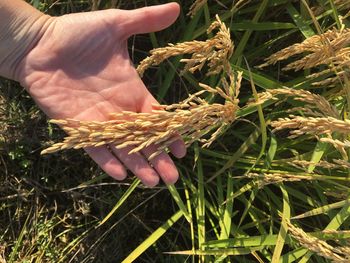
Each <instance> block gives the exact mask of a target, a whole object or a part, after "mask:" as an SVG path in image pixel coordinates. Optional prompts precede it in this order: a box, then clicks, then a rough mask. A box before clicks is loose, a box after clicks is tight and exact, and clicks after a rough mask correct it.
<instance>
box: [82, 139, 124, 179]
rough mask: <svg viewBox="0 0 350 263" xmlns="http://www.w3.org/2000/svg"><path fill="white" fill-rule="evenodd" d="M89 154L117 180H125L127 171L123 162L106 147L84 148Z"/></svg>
mask: <svg viewBox="0 0 350 263" xmlns="http://www.w3.org/2000/svg"><path fill="white" fill-rule="evenodd" d="M84 150H85V151H86V152H87V154H88V155H89V156H90V157H91V158H92V159H93V160H94V161H95V162H96V163H97V164H98V165H99V166H100V167H101V168H102V170H103V171H105V172H106V173H107V174H108V175H110V176H111V177H113V178H114V179H116V180H124V179H125V178H126V176H127V173H126V170H125V168H124V166H123V164H122V163H121V162H119V161H118V160H117V158H115V156H114V155H113V154H112V153H111V152H110V151H109V150H108V149H107V147H105V146H101V147H94V148H92V147H87V148H84Z"/></svg>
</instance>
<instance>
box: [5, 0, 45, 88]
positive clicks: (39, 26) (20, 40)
mask: <svg viewBox="0 0 350 263" xmlns="http://www.w3.org/2000/svg"><path fill="white" fill-rule="evenodd" d="M9 2H10V3H9ZM50 19H51V17H50V16H48V15H45V14H43V13H41V12H39V11H38V10H36V9H35V8H34V7H32V6H30V5H29V4H27V3H26V2H24V1H22V0H14V1H13V0H11V1H7V0H0V76H3V77H6V78H9V79H14V80H17V81H18V80H19V77H18V75H19V73H18V67H19V64H20V63H21V61H22V60H23V59H24V58H25V56H26V54H27V53H28V52H29V51H30V50H31V49H32V48H33V47H34V46H35V45H36V43H37V42H38V41H39V40H40V38H41V36H42V35H43V34H44V32H45V30H46V28H47V27H48V24H49V21H50Z"/></svg>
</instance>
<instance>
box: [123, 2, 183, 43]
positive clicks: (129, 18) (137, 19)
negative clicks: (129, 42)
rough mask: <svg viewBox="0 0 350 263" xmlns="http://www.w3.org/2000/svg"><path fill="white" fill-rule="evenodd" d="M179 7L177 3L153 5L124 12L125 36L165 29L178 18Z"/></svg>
mask: <svg viewBox="0 0 350 263" xmlns="http://www.w3.org/2000/svg"><path fill="white" fill-rule="evenodd" d="M179 13H180V6H179V5H178V4H177V3H168V4H164V5H155V6H150V7H144V8H139V9H135V10H129V11H125V19H124V25H125V29H126V30H127V32H126V34H127V36H131V35H134V34H143V33H150V32H155V31H160V30H162V29H164V28H167V27H168V26H170V25H171V24H172V23H174V22H175V20H176V18H177V17H178V16H179Z"/></svg>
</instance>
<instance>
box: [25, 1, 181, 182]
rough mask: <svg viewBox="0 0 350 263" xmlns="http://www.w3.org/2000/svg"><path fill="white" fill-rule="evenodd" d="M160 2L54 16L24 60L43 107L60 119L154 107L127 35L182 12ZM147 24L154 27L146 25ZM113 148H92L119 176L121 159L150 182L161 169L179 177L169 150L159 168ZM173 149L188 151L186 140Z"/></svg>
mask: <svg viewBox="0 0 350 263" xmlns="http://www.w3.org/2000/svg"><path fill="white" fill-rule="evenodd" d="M156 8H157V7H153V10H151V9H150V8H148V9H149V10H145V9H139V10H134V11H122V10H106V11H99V12H94V13H80V14H72V15H66V16H62V17H58V18H52V20H51V21H50V24H49V26H48V27H47V30H46V31H45V33H44V34H43V36H42V38H41V39H40V41H39V42H38V43H37V44H36V46H35V48H33V49H32V50H31V51H30V52H29V53H28V55H27V56H26V58H25V59H24V61H23V62H22V66H21V68H20V79H21V83H22V84H23V86H25V87H27V89H28V91H29V93H30V94H31V95H32V97H33V98H34V99H35V100H36V102H37V104H38V105H39V106H40V107H41V108H42V109H43V111H44V112H45V113H46V114H47V115H48V116H49V117H51V118H55V119H64V118H75V119H79V120H99V121H103V120H108V118H109V114H110V113H111V112H118V111H122V110H128V111H135V112H147V111H150V110H151V108H152V104H153V103H156V100H155V99H154V98H153V96H152V95H151V94H150V93H149V91H148V90H147V89H146V87H145V86H144V84H143V82H142V81H141V79H140V78H139V77H138V74H137V72H136V70H135V68H134V67H133V66H132V63H131V61H130V59H129V55H128V50H127V38H128V37H129V36H130V35H132V34H134V33H138V32H149V31H153V30H159V29H161V28H164V27H166V26H168V25H169V24H170V23H172V22H173V20H174V19H175V18H176V16H177V13H178V7H177V5H174V4H170V5H165V6H159V7H158V10H157V9H156ZM142 10H143V11H146V12H142ZM132 12H134V13H135V14H134V16H133V14H132ZM164 12H165V13H169V14H172V16H171V17H170V19H169V18H168V19H164V18H163V24H158V23H152V19H153V20H154V21H156V20H157V18H158V17H159V15H160V13H163V14H164ZM130 17H133V18H134V20H131V19H130ZM146 19H147V21H146ZM157 22H159V19H158V21H157ZM149 23H150V24H149ZM144 25H148V27H151V28H147V26H146V28H142V26H144ZM144 27H145V26H144ZM22 76H23V77H22ZM110 149H111V150H112V152H111V151H110V150H109V149H107V147H99V148H94V149H92V148H90V149H86V151H87V152H88V153H89V155H90V156H91V157H92V158H93V159H94V160H95V161H96V162H97V163H98V164H99V165H100V166H101V168H102V169H104V170H105V171H106V172H107V173H108V174H110V175H111V176H113V177H115V178H116V179H123V178H125V176H126V172H125V170H124V167H123V165H122V164H121V162H122V163H123V164H124V165H126V166H127V167H128V168H129V169H130V170H131V171H132V172H133V173H134V174H136V175H137V176H138V177H139V178H140V179H141V180H142V181H143V182H144V183H145V184H146V185H150V186H153V185H155V184H157V183H158V180H159V175H160V176H161V177H162V179H163V180H164V181H165V182H167V183H172V182H174V181H176V179H177V177H178V173H177V171H176V168H175V166H174V164H173V162H172V161H171V159H170V157H169V156H168V155H166V154H165V153H164V154H161V155H160V156H159V157H157V158H156V159H155V160H154V161H153V162H152V165H153V167H154V169H153V168H152V167H151V166H150V165H149V164H148V162H147V161H146V159H145V158H144V157H143V156H142V155H140V154H133V155H128V154H127V152H128V150H130V149H124V150H117V149H116V148H115V147H114V146H111V147H110ZM172 150H173V153H174V154H175V155H178V156H179V157H181V156H182V155H183V154H184V147H183V144H182V143H181V142H177V143H175V145H174V147H172ZM153 151H154V146H151V147H150V148H149V149H146V150H145V151H143V154H144V155H145V156H146V157H147V156H149V155H150V154H151V153H152V152H153ZM116 157H117V158H116Z"/></svg>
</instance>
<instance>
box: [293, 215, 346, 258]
mask: <svg viewBox="0 0 350 263" xmlns="http://www.w3.org/2000/svg"><path fill="white" fill-rule="evenodd" d="M287 225H288V231H289V233H290V235H291V236H292V237H293V238H294V239H295V240H297V241H298V242H299V244H300V245H301V246H303V247H304V248H307V249H308V250H310V251H312V252H315V253H316V254H317V255H319V256H321V257H324V258H326V259H330V260H332V261H333V262H349V260H350V257H349V255H350V253H349V248H348V247H341V246H339V247H333V246H331V245H329V244H328V243H327V242H326V241H323V240H321V239H319V238H316V237H313V236H311V235H308V234H307V233H305V232H304V230H302V229H301V228H299V227H296V226H294V225H293V224H292V223H291V222H290V221H288V220H287Z"/></svg>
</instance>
